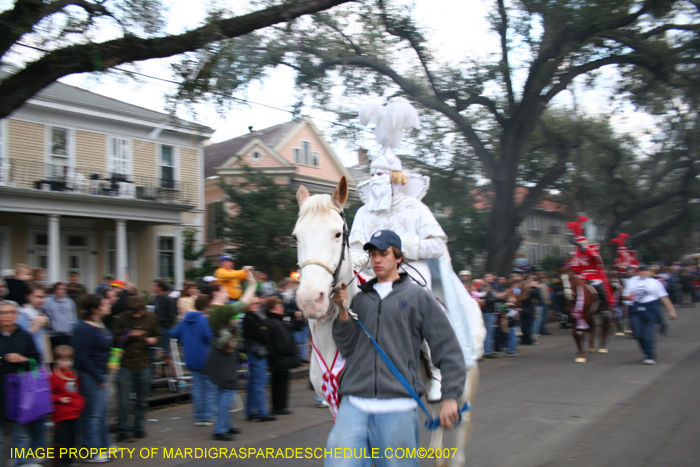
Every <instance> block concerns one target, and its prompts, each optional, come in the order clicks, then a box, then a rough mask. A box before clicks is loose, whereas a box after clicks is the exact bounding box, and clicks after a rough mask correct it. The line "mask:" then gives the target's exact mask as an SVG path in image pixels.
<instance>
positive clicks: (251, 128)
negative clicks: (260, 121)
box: [248, 125, 253, 133]
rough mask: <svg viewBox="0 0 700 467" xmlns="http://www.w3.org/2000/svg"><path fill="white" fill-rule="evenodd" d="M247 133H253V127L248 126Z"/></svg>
mask: <svg viewBox="0 0 700 467" xmlns="http://www.w3.org/2000/svg"><path fill="white" fill-rule="evenodd" d="M248 131H249V132H250V133H252V132H253V125H250V126H249V127H248Z"/></svg>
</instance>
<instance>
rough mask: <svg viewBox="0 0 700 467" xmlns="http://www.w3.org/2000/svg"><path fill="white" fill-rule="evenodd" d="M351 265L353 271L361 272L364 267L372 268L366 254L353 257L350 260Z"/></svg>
mask: <svg viewBox="0 0 700 467" xmlns="http://www.w3.org/2000/svg"><path fill="white" fill-rule="evenodd" d="M352 265H353V267H354V268H355V271H361V270H362V269H363V268H365V267H369V268H371V267H372V265H371V264H370V262H369V255H368V254H367V253H363V254H360V255H356V256H354V257H353V258H352Z"/></svg>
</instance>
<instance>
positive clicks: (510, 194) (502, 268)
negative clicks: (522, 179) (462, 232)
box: [486, 151, 522, 276]
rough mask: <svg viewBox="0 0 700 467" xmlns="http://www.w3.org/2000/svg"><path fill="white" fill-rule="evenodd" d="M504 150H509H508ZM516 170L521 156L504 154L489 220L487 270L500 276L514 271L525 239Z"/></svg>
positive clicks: (495, 184)
mask: <svg viewBox="0 0 700 467" xmlns="http://www.w3.org/2000/svg"><path fill="white" fill-rule="evenodd" d="M503 153H504V154H507V152H506V151H504V152H503ZM515 170H517V158H510V160H506V158H505V157H503V158H502V160H501V163H500V164H499V166H498V175H497V177H496V179H494V181H493V186H494V200H493V207H492V208H491V209H492V210H491V219H490V222H489V224H490V229H489V242H488V259H487V260H486V271H489V272H493V273H496V274H498V275H499V276H507V275H508V274H509V273H510V272H511V270H512V267H513V259H514V258H515V252H516V251H517V250H518V247H520V242H521V241H522V238H521V237H520V234H519V233H518V229H517V228H518V225H520V222H521V221H522V217H521V215H520V213H519V212H518V209H517V207H516V206H515V183H516V177H515V174H514V173H511V172H514V171H515Z"/></svg>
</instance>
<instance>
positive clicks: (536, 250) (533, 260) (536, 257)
mask: <svg viewBox="0 0 700 467" xmlns="http://www.w3.org/2000/svg"><path fill="white" fill-rule="evenodd" d="M530 264H532V265H538V264H540V245H539V244H537V243H531V244H530Z"/></svg>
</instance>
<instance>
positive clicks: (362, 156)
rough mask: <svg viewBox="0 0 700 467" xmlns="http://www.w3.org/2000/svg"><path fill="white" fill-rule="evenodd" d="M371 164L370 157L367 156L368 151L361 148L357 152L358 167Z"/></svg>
mask: <svg viewBox="0 0 700 467" xmlns="http://www.w3.org/2000/svg"><path fill="white" fill-rule="evenodd" d="M368 163H369V156H368V155H367V150H366V149H365V148H360V149H358V150H357V165H367V164H368Z"/></svg>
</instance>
